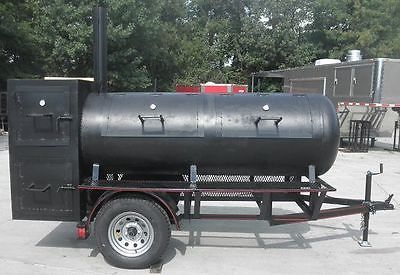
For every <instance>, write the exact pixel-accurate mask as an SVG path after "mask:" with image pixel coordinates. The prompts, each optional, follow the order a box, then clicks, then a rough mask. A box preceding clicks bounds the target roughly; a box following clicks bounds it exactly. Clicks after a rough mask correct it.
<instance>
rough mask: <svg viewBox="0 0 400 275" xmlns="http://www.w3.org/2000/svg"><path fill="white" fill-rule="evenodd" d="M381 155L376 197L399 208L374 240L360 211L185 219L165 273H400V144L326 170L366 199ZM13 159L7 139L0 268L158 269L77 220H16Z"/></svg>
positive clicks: (211, 208)
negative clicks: (120, 263) (128, 264)
mask: <svg viewBox="0 0 400 275" xmlns="http://www.w3.org/2000/svg"><path fill="white" fill-rule="evenodd" d="M0 143H1V141H0ZM0 145H1V144H0ZM378 145H379V143H378ZM386 147H388V146H386ZM380 162H382V163H384V174H383V175H379V176H376V177H374V178H373V188H372V198H373V200H384V199H386V197H387V196H388V195H389V194H391V193H394V194H395V196H394V200H393V203H394V205H395V207H396V208H397V209H396V210H393V211H384V212H383V211H382V212H378V213H377V214H375V215H373V216H372V217H371V223H370V242H371V244H372V247H370V248H362V247H360V246H359V245H358V243H357V241H358V240H359V239H360V237H361V231H360V221H361V216H360V215H353V216H347V217H339V218H333V219H328V220H318V221H312V222H307V223H300V224H292V225H283V226H273V227H271V226H269V225H268V224H267V222H264V221H207V220H201V221H199V220H196V221H195V220H192V221H184V222H183V223H182V224H183V229H182V231H173V234H172V239H171V242H170V245H169V247H168V250H167V252H166V254H165V256H164V257H163V266H162V270H161V274H174V275H175V274H185V275H188V274H218V275H221V274H324V275H328V274H399V273H400V204H399V202H400V152H392V151H389V150H384V149H382V147H381V148H376V149H373V150H370V152H369V153H344V152H339V154H338V157H337V160H336V162H335V164H334V166H333V167H332V168H331V170H330V171H329V172H328V173H326V174H325V175H323V176H322V178H323V179H324V180H325V181H327V182H328V183H330V184H331V185H333V186H334V187H336V188H337V191H336V192H335V194H334V195H335V196H338V197H349V198H355V199H361V198H363V196H364V186H365V173H366V172H367V171H368V170H378V169H379V163H380ZM8 167H9V166H8V150H7V146H6V144H5V145H4V146H2V148H0V209H1V211H0V274H18V275H20V274H79V275H82V274H149V273H150V272H151V271H157V270H149V269H145V270H123V269H118V268H114V267H112V266H110V265H109V264H107V263H106V262H105V261H104V259H103V257H102V255H101V254H99V253H98V251H97V249H96V247H95V242H94V239H93V238H89V239H88V240H86V241H80V240H77V239H76V237H75V224H74V223H66V222H44V221H14V220H12V219H11V203H10V186H9V185H10V180H9V169H8ZM332 195H333V194H332ZM257 211H258V208H257V206H256V205H255V204H254V203H248V202H218V203H215V202H214V203H213V202H208V203H205V204H204V206H203V207H202V213H243V214H247V213H257ZM294 211H297V208H296V207H295V205H292V204H289V203H274V213H292V212H294Z"/></svg>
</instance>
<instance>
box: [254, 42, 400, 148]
mask: <svg viewBox="0 0 400 275" xmlns="http://www.w3.org/2000/svg"><path fill="white" fill-rule="evenodd" d="M399 75H400V59H390V58H373V59H362V56H361V54H360V51H359V50H350V51H349V53H348V55H347V58H346V61H345V62H341V61H340V60H338V59H320V60H317V61H316V63H315V65H309V66H305V67H298V68H289V69H281V70H272V71H261V72H258V73H254V74H252V80H253V81H252V83H253V85H252V91H255V90H257V87H256V85H254V83H255V82H256V80H257V79H258V80H259V81H262V78H280V79H282V80H283V86H282V91H283V92H284V93H293V94H297V93H300V94H302V93H306V94H310V93H311V94H321V95H325V96H326V97H328V98H329V99H330V100H331V101H332V103H333V104H334V105H335V106H336V108H337V112H338V116H339V123H340V126H341V138H346V137H347V136H348V134H349V128H350V126H349V125H350V121H351V120H362V121H367V122H369V124H370V128H371V129H370V130H371V137H372V140H374V139H375V137H392V134H393V130H394V129H395V128H396V127H394V123H395V122H396V121H399V119H400V115H399V111H400V90H399V87H400V78H399ZM258 86H259V85H258ZM395 138H396V137H395Z"/></svg>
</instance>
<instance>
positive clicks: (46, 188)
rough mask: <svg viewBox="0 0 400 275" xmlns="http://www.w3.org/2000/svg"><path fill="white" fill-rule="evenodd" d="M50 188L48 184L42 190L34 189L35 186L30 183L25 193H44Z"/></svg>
mask: <svg viewBox="0 0 400 275" xmlns="http://www.w3.org/2000/svg"><path fill="white" fill-rule="evenodd" d="M50 188H51V185H50V184H47V185H46V186H45V187H43V188H35V184H34V183H32V184H31V185H29V186H28V187H27V188H25V190H26V191H30V192H46V191H47V190H49V189H50Z"/></svg>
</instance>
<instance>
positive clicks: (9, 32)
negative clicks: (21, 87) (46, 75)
mask: <svg viewBox="0 0 400 275" xmlns="http://www.w3.org/2000/svg"><path fill="white" fill-rule="evenodd" d="M31 18H32V16H31V9H30V7H29V6H28V5H26V4H25V2H24V1H6V0H4V1H2V2H1V3H0V90H3V89H5V88H6V80H7V79H8V78H31V77H34V76H35V75H36V74H38V73H39V72H40V66H38V64H37V63H36V61H37V54H36V48H35V44H36V37H35V36H34V35H33V34H32V28H31V24H30V22H31Z"/></svg>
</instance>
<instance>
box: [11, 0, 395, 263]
mask: <svg viewBox="0 0 400 275" xmlns="http://www.w3.org/2000/svg"><path fill="white" fill-rule="evenodd" d="M95 11H96V12H95V16H94V30H95V73H96V75H95V82H94V83H92V82H87V81H81V80H9V81H8V98H9V125H10V126H9V144H10V146H9V150H10V176H11V198H12V214H13V219H25V220H54V221H75V222H77V236H78V238H80V239H85V238H87V237H88V236H89V234H90V233H94V235H95V239H96V243H97V246H98V249H99V251H100V252H101V253H102V254H103V256H104V258H105V259H106V260H107V261H108V262H109V263H111V264H113V265H115V266H118V267H122V268H145V267H148V266H150V265H152V264H155V263H157V262H158V261H159V259H160V257H162V255H163V253H164V251H165V249H166V248H167V245H168V242H169V240H170V238H171V226H172V225H174V226H175V227H176V229H177V230H179V229H180V228H181V225H180V220H181V219H242V220H250V219H255V220H266V221H268V222H269V223H270V224H271V225H279V224H288V223H297V222H306V221H311V220H317V219H325V218H332V217H337V216H343V215H352V214H360V213H361V214H362V215H363V219H364V223H363V224H364V226H363V240H362V241H361V244H362V245H367V244H368V224H369V215H370V213H371V212H372V213H374V212H375V211H378V210H386V209H393V205H392V204H391V203H390V200H391V197H392V196H389V198H388V199H387V200H385V201H371V182H372V181H371V179H372V176H373V175H374V173H372V172H368V173H367V175H366V193H365V198H362V199H359V200H354V199H343V198H334V197H331V196H328V193H331V192H333V191H335V190H336V189H335V188H334V187H332V186H331V185H330V184H329V183H327V182H325V181H323V180H322V179H321V178H319V176H320V175H322V174H323V173H325V172H326V171H328V170H329V168H330V167H331V166H332V164H333V163H334V161H335V158H336V155H337V150H338V144H339V123H338V119H337V116H336V110H335V107H334V106H333V104H332V103H331V101H330V100H329V99H328V98H327V97H325V96H322V95H318V94H256V93H254V94H251V93H245V94H241V95H235V94H233V93H232V94H206V93H198V94H193V93H190V94H185V93H143V92H112V93H111V92H107V75H106V72H107V70H106V63H107V62H106V60H107V58H106V52H107V51H106V38H105V37H106V36H105V33H106V23H105V22H106V20H105V18H106V13H105V9H104V8H101V7H98V8H96V9H95ZM380 170H381V171H380V172H382V170H383V166H382V165H381V169H380ZM205 200H208V201H210V200H211V201H233V200H235V201H253V202H255V203H256V204H257V205H258V207H259V213H258V214H257V215H241V214H236V215H233V214H230V215H228V214H203V213H201V202H202V201H205ZM179 201H183V211H182V209H181V211H179V210H178V203H179ZM276 201H288V202H295V203H296V204H297V205H298V206H299V209H300V212H299V213H294V214H286V215H274V214H273V213H272V207H273V202H276ZM325 204H336V205H339V206H337V207H334V208H324V207H323V205H325ZM192 205H193V206H194V207H193V209H192V208H191V206H192Z"/></svg>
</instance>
